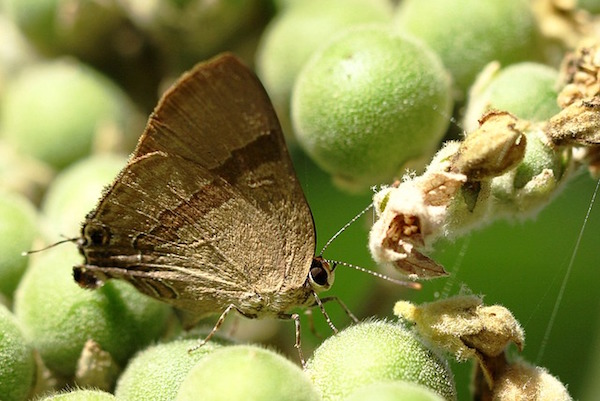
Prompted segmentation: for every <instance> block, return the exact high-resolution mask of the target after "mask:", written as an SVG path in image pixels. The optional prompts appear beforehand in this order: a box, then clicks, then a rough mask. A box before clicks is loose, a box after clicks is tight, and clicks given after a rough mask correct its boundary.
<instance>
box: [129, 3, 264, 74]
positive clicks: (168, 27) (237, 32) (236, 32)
mask: <svg viewBox="0 0 600 401" xmlns="http://www.w3.org/2000/svg"><path fill="white" fill-rule="evenodd" d="M123 6H124V7H125V8H126V9H127V13H128V15H129V17H130V18H131V19H132V20H133V21H134V22H135V23H136V25H138V26H139V27H140V28H141V29H142V30H143V31H144V33H145V34H146V35H148V36H149V37H151V38H152V41H153V43H154V44H156V45H157V46H158V47H160V48H161V50H162V54H163V57H165V56H166V57H165V58H167V60H166V61H174V62H175V65H174V68H175V69H179V70H181V69H182V68H189V66H190V65H193V64H194V63H197V62H198V61H199V60H202V59H204V58H208V57H211V56H214V55H215V54H216V53H217V52H219V51H222V50H223V49H231V46H232V44H233V43H234V42H235V41H236V40H237V39H240V38H243V37H247V36H248V32H249V31H250V30H251V29H252V28H253V27H254V25H256V24H259V23H260V21H262V20H263V18H264V17H263V16H262V15H261V12H263V11H264V2H263V1H261V0H211V1H205V0H185V1H181V0H162V1H147V0H129V1H126V2H123ZM161 61H163V62H164V61H165V60H161Z"/></svg>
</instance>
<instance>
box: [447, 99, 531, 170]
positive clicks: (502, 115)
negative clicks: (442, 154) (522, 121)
mask: <svg viewBox="0 0 600 401" xmlns="http://www.w3.org/2000/svg"><path fill="white" fill-rule="evenodd" d="M517 123H518V119H517V118H516V117H515V116H513V115H512V114H510V113H508V112H503V111H495V110H493V111H490V112H488V113H486V114H485V115H483V116H482V117H481V119H480V120H479V128H478V129H477V130H475V131H474V132H472V133H470V134H468V135H467V136H466V137H465V139H464V140H463V142H462V143H461V145H460V147H459V149H458V152H457V153H456V155H455V156H454V158H453V159H452V171H453V172H457V173H461V174H464V175H466V176H467V177H468V179H469V181H481V180H484V179H487V178H493V177H497V176H499V175H502V174H504V173H505V172H506V171H508V170H510V169H511V168H513V167H515V166H516V165H517V164H519V163H520V162H521V160H523V156H524V155H525V146H526V139H525V135H523V133H522V132H521V130H519V129H518V128H517Z"/></svg>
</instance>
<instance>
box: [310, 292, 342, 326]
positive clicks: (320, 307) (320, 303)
mask: <svg viewBox="0 0 600 401" xmlns="http://www.w3.org/2000/svg"><path fill="white" fill-rule="evenodd" d="M313 296H314V297H315V301H316V302H317V305H319V309H321V313H322V314H323V316H325V321H327V324H328V325H329V327H331V330H332V331H333V333H334V334H337V333H338V329H337V328H336V327H335V326H334V325H333V322H332V321H331V318H330V317H329V315H328V314H327V311H326V310H325V307H324V306H323V301H321V298H319V296H318V295H317V293H316V292H313ZM333 298H335V297H328V298H324V299H325V300H332V299H333ZM325 302H327V301H325Z"/></svg>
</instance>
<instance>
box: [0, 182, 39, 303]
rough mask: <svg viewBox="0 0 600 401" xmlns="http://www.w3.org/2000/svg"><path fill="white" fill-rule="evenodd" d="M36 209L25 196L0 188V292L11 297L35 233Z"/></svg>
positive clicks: (25, 264) (25, 265)
mask: <svg viewBox="0 0 600 401" xmlns="http://www.w3.org/2000/svg"><path fill="white" fill-rule="evenodd" d="M37 225H38V221H37V212H36V210H35V208H34V206H33V205H32V204H31V203H30V202H29V200H27V199H26V198H24V197H22V196H20V195H17V194H9V193H4V192H0V238H1V239H2V240H1V241H0V293H1V294H3V295H4V296H6V297H7V298H9V299H10V298H12V295H13V292H14V291H15V289H16V288H17V285H18V284H19V281H20V280H21V277H22V276H23V273H24V272H25V268H26V267H27V260H28V258H27V257H24V256H23V255H22V253H23V252H25V251H30V250H31V248H32V244H33V240H34V237H35V235H36V233H37Z"/></svg>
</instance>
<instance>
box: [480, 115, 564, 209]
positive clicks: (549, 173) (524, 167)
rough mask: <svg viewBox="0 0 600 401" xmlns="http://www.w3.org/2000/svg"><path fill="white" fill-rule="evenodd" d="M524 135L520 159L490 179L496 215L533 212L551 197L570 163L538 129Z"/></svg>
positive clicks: (556, 191)
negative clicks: (523, 154) (503, 172)
mask: <svg viewBox="0 0 600 401" xmlns="http://www.w3.org/2000/svg"><path fill="white" fill-rule="evenodd" d="M538 128H539V127H538ZM525 135H526V137H527V147H526V149H525V156H524V158H523V161H522V162H521V163H520V164H519V165H518V166H517V167H516V168H515V169H514V170H512V171H509V172H508V173H506V174H504V175H502V176H500V177H496V178H494V179H493V180H492V182H491V194H492V196H493V197H494V198H495V200H496V201H495V202H494V203H493V205H492V206H493V209H492V210H493V212H494V214H495V215H496V217H497V216H499V215H500V214H508V215H510V216H520V217H527V216H529V215H533V214H535V213H536V212H537V211H539V210H540V209H541V208H542V207H543V206H545V205H547V204H548V203H549V202H550V201H551V200H552V199H553V198H554V196H555V195H556V194H557V193H558V190H557V189H558V187H559V185H560V184H561V183H562V182H563V181H565V180H563V179H562V178H563V176H564V175H565V173H566V169H567V168H568V164H569V158H568V157H567V155H566V154H564V153H563V151H562V150H561V149H557V148H555V147H554V146H553V145H551V144H549V143H548V138H547V136H546V135H545V133H544V132H542V131H540V130H539V129H533V130H531V131H529V132H526V133H525Z"/></svg>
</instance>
